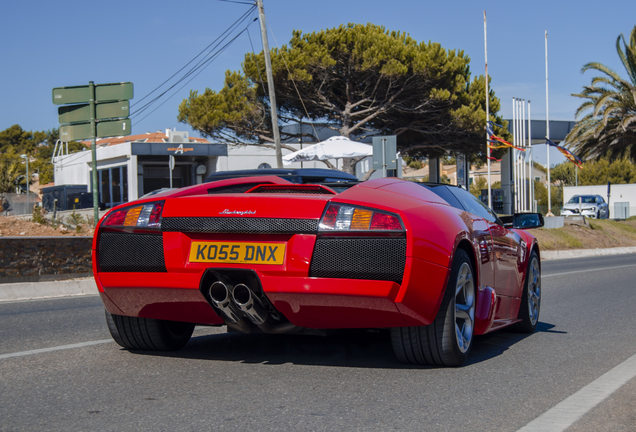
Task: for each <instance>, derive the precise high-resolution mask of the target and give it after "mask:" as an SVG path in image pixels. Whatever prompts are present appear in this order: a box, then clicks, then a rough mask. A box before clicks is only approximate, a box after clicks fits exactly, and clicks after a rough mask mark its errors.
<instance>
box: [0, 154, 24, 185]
mask: <svg viewBox="0 0 636 432" xmlns="http://www.w3.org/2000/svg"><path fill="white" fill-rule="evenodd" d="M21 168H22V167H21V165H20V162H19V161H15V160H10V159H0V193H3V192H15V188H16V186H18V185H19V184H21V183H22V182H23V181H24V179H23V178H22V179H21V178H20V177H24V173H23V172H22V169H21Z"/></svg>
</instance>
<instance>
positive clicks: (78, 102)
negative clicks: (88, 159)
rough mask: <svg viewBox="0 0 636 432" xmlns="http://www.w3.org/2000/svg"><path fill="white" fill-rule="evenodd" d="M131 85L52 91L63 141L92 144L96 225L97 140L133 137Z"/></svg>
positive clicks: (128, 83)
mask: <svg viewBox="0 0 636 432" xmlns="http://www.w3.org/2000/svg"><path fill="white" fill-rule="evenodd" d="M133 95H134V93H133V84H132V83H131V82H123V83H110V84H95V83H94V82H93V81H90V82H89V83H88V85H84V86H74V87H56V88H54V89H53V103H54V104H55V105H63V106H61V107H59V108H58V114H59V119H60V139H61V140H62V141H66V142H68V141H79V140H84V139H90V140H91V154H92V171H93V172H92V175H91V182H92V190H93V209H94V211H95V213H94V217H95V225H97V221H98V220H99V204H98V199H99V193H98V187H99V185H98V184H97V144H96V141H95V140H96V138H107V137H113V136H125V135H130V133H131V123H130V119H129V118H128V115H129V114H130V102H128V100H129V99H132V98H133Z"/></svg>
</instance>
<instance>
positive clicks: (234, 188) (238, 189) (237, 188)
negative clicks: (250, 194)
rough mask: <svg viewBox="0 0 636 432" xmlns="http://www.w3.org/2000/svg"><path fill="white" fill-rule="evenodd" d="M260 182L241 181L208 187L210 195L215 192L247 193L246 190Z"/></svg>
mask: <svg viewBox="0 0 636 432" xmlns="http://www.w3.org/2000/svg"><path fill="white" fill-rule="evenodd" d="M259 184H263V183H262V182H260V183H241V184H237V185H229V186H221V187H216V188H211V189H208V194H209V195H214V194H225V193H245V192H246V191H248V190H250V189H252V188H253V187H254V186H258V185H259Z"/></svg>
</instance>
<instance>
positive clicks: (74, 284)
mask: <svg viewBox="0 0 636 432" xmlns="http://www.w3.org/2000/svg"><path fill="white" fill-rule="evenodd" d="M97 294H98V291H97V286H96V285H95V279H93V278H86V279H72V280H65V281H55V282H23V283H5V284H0V303H1V302H8V301H19V300H35V299H45V298H54V297H75V296H86V295H97Z"/></svg>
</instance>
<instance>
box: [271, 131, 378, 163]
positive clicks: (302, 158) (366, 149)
mask: <svg viewBox="0 0 636 432" xmlns="http://www.w3.org/2000/svg"><path fill="white" fill-rule="evenodd" d="M372 155H373V146H370V145H368V144H363V143H359V142H356V141H351V140H350V139H349V138H345V137H343V136H333V137H331V138H328V139H326V140H325V141H321V142H319V143H318V144H314V145H310V146H309V147H306V148H304V149H302V150H298V151H296V152H293V153H290V154H288V155H285V156H283V165H290V164H291V163H293V162H307V161H314V160H327V159H342V158H353V157H361V156H372Z"/></svg>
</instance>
